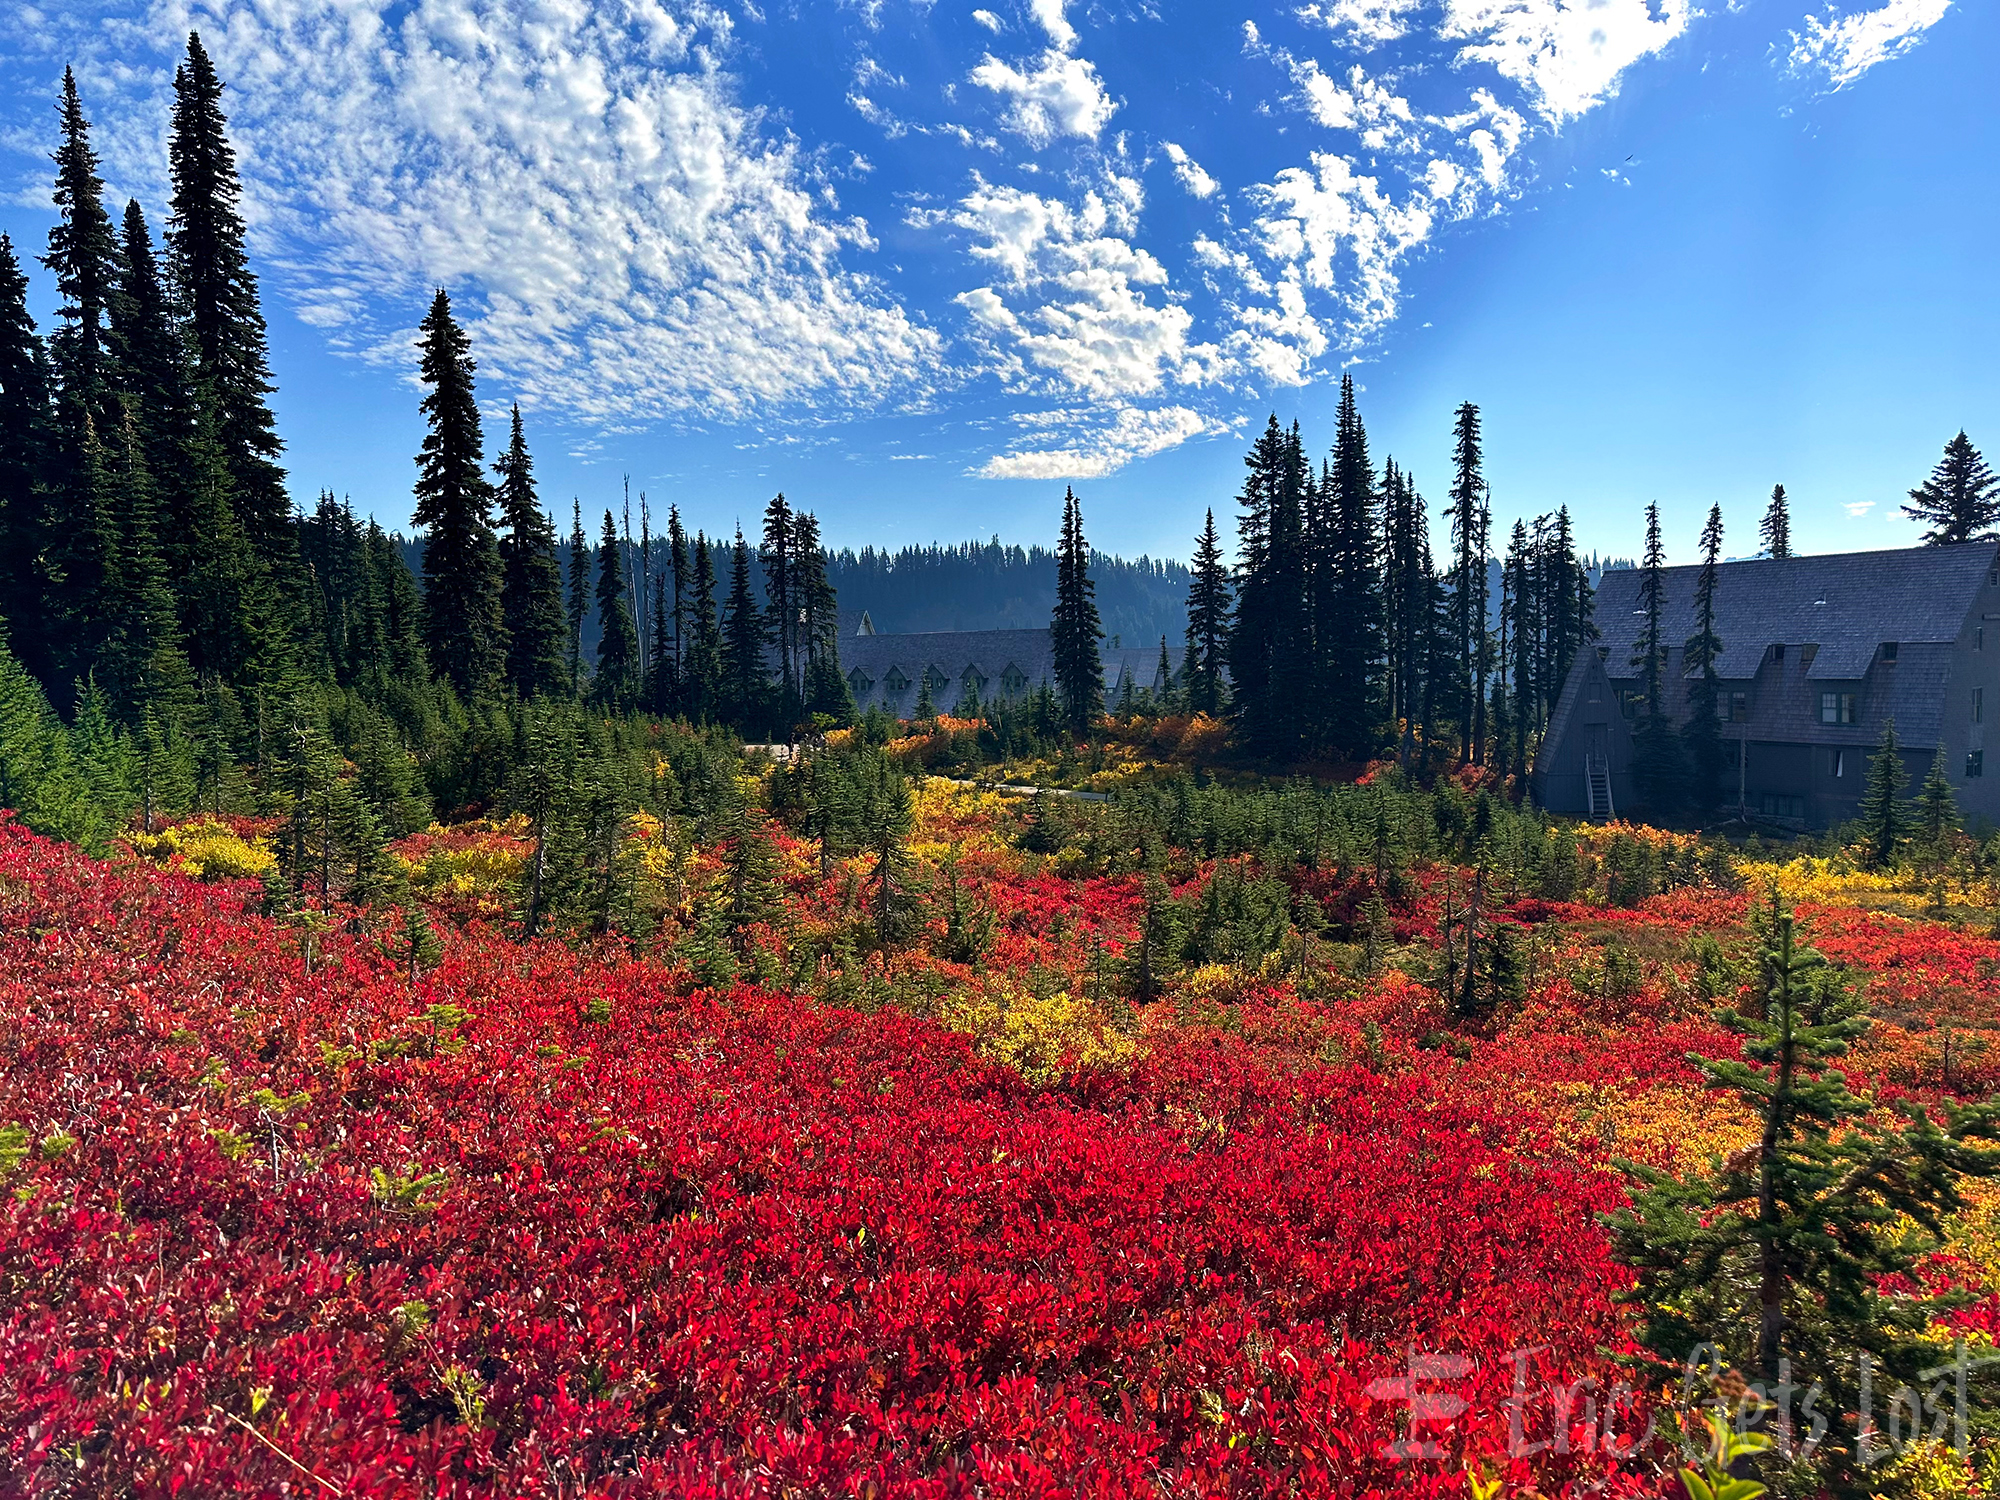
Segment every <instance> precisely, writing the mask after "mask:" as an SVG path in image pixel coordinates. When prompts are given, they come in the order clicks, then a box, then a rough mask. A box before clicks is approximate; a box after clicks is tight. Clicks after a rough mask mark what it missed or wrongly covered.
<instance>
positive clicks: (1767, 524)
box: [1758, 484, 1792, 559]
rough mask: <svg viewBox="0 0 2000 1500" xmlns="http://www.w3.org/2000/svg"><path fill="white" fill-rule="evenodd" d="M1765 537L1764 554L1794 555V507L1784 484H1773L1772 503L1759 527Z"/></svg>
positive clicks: (1779, 556)
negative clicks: (1786, 495)
mask: <svg viewBox="0 0 2000 1500" xmlns="http://www.w3.org/2000/svg"><path fill="white" fill-rule="evenodd" d="M1758 530H1759V532H1760V533H1761V534H1762V536H1763V538H1764V555H1765V556H1766V557H1770V558H1780V559H1782V558H1787V557H1790V556H1791V555H1792V508H1791V504H1790V502H1789V501H1787V500H1786V499H1785V487H1784V486H1783V485H1782V484H1774V485H1772V486H1771V503H1770V505H1769V507H1768V508H1766V510H1765V511H1764V519H1763V521H1762V523H1761V524H1760V525H1759V527H1758Z"/></svg>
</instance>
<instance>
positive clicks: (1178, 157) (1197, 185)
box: [1160, 141, 1220, 198]
mask: <svg viewBox="0 0 2000 1500" xmlns="http://www.w3.org/2000/svg"><path fill="white" fill-rule="evenodd" d="M1160 149H1161V150H1163V151H1165V152H1166V153H1167V160H1168V161H1170V162H1172V163H1173V165H1174V176H1175V177H1176V178H1177V179H1178V180H1179V182H1180V185H1181V186H1182V187H1184V188H1186V189H1187V190H1188V191H1189V192H1190V193H1192V194H1194V195H1195V197H1197V198H1212V197H1214V196H1215V191H1216V189H1217V187H1219V186H1220V184H1219V183H1217V182H1216V180H1215V179H1214V178H1213V177H1211V176H1209V175H1208V173H1206V172H1204V171H1203V170H1202V169H1201V163H1200V162H1198V161H1196V160H1195V159H1194V158H1193V157H1191V156H1189V155H1188V154H1187V152H1186V150H1185V149H1183V148H1182V147H1180V146H1177V145H1175V144H1174V143H1173V142H1172V141H1162V142H1161V143H1160Z"/></svg>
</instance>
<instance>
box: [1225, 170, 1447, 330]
mask: <svg viewBox="0 0 2000 1500" xmlns="http://www.w3.org/2000/svg"><path fill="white" fill-rule="evenodd" d="M1252 196H1253V197H1254V198H1255V199H1256V200H1257V201H1258V203H1259V204H1260V205H1261V207H1262V209H1263V212H1262V213H1260V214H1259V216H1258V218H1257V221H1256V230H1257V234H1258V236H1259V237H1260V238H1261V240H1262V244H1263V249H1264V253H1265V254H1266V256H1267V257H1268V258H1270V259H1271V260H1273V261H1276V262H1278V263H1279V264H1280V265H1282V266H1284V267H1285V268H1286V271H1287V272H1288V273H1289V276H1288V279H1291V280H1294V281H1296V280H1297V279H1300V278H1302V279H1303V281H1304V284H1305V285H1306V286H1307V287H1309V288H1311V289H1313V290H1315V291H1321V292H1338V293H1339V294H1340V300H1341V302H1342V304H1343V305H1344V306H1345V308H1346V309H1347V313H1348V322H1349V334H1350V337H1351V338H1354V339H1362V338H1366V337H1368V336H1370V335H1372V334H1373V333H1375V332H1377V331H1378V330H1379V329H1380V328H1381V327H1382V326H1383V325H1384V324H1386V323H1387V322H1388V321H1389V320H1390V319H1392V318H1394V317H1395V315H1396V306H1397V298H1398V294H1399V284H1398V279H1397V267H1398V265H1399V264H1400V263H1401V262H1402V260H1403V259H1404V258H1405V256H1407V255H1408V253H1409V252H1410V250H1411V249H1412V248H1413V247H1414V246H1417V245H1421V244H1422V243H1423V242H1424V240H1425V239H1426V238H1428V237H1429V235H1430V231H1431V223H1432V217H1433V213H1432V209H1431V207H1430V205H1429V204H1428V203H1419V202H1416V201H1415V200H1414V199H1413V200H1412V201H1410V202H1408V203H1404V204H1401V205H1398V204H1397V203H1395V202H1394V201H1392V200H1391V199H1390V197H1389V196H1388V195H1387V194H1386V193H1384V192H1383V191H1382V188H1381V185H1380V183H1379V182H1378V180H1377V179H1376V178H1374V177H1367V176H1362V175H1360V174H1359V173H1357V172H1356V171H1355V168H1354V164H1353V163H1352V162H1350V161H1349V160H1348V159H1347V158H1346V157H1344V156H1337V155H1335V154H1333V153H1332V152H1323V151H1321V152H1314V153H1313V157H1312V166H1311V168H1310V169H1308V168H1304V167H1290V168H1287V169H1286V170H1285V171H1282V172H1280V173H1279V174H1278V175H1277V177H1276V179H1275V180H1273V181H1272V182H1271V183H1269V184H1267V185H1264V186H1261V187H1258V188H1256V189H1255V190H1254V191H1253V194H1252Z"/></svg>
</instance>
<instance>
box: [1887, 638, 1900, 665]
mask: <svg viewBox="0 0 2000 1500" xmlns="http://www.w3.org/2000/svg"><path fill="white" fill-rule="evenodd" d="M1900 644H1901V642H1898V641H1884V642H1883V643H1882V660H1884V661H1894V660H1895V659H1896V647H1897V646H1898V645H1900Z"/></svg>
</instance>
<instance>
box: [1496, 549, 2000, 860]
mask: <svg viewBox="0 0 2000 1500" xmlns="http://www.w3.org/2000/svg"><path fill="white" fill-rule="evenodd" d="M1700 575H1701V569H1700V568H1699V567H1698V566H1695V567H1678V568H1667V569H1665V570H1664V571H1663V575H1662V576H1663V584H1664V598H1663V609H1662V618H1661V630H1660V639H1661V642H1662V644H1663V647H1664V658H1665V670H1664V672H1663V674H1662V675H1663V680H1664V681H1665V682H1666V684H1667V691H1666V694H1665V696H1666V698H1667V700H1668V701H1667V704H1666V708H1667V712H1668V717H1669V718H1670V720H1671V721H1672V723H1673V725H1674V727H1675V728H1676V729H1679V728H1680V727H1681V726H1682V725H1684V724H1685V723H1686V722H1687V718H1688V714H1689V712H1690V709H1691V705H1690V701H1689V696H1688V688H1689V687H1690V686H1691V685H1692V682H1693V680H1694V679H1693V677H1691V676H1690V674H1689V672H1688V670H1687V666H1686V654H1687V653H1686V648H1685V644H1684V643H1685V642H1686V641H1687V640H1688V639H1689V638H1690V637H1691V636H1693V635H1694V634H1695V630H1696V623H1695V586H1696V583H1697V581H1698V580H1699V578H1700ZM1643 579H1644V575H1643V574H1642V573H1641V572H1639V571H1637V570H1634V569H1619V570H1617V571H1614V572H1608V573H1606V574H1604V575H1603V579H1602V581H1601V582H1600V583H1599V584H1598V587H1597V608H1596V619H1597V628H1598V639H1597V641H1596V642H1595V643H1594V644H1593V645H1589V646H1586V647H1585V648H1584V649H1583V650H1581V651H1579V652H1578V653H1577V659H1576V661H1575V663H1574V664H1573V665H1572V667H1571V669H1570V673H1569V679H1568V681H1567V682H1566V683H1565V684H1564V686H1563V691H1562V695H1561V697H1560V698H1559V699H1558V701H1557V703H1556V708H1555V712H1554V713H1553V714H1552V715H1551V717H1550V721H1549V727H1548V732H1547V734H1546V735H1545V736H1544V739H1543V742H1542V748H1541V751H1540V753H1539V754H1538V755H1537V757H1536V761H1535V768H1534V794H1535V798H1536V800H1537V801H1538V802H1539V803H1540V804H1541V805H1542V806H1543V807H1545V808H1547V809H1548V810H1549V811H1551V812H1558V813H1571V814H1579V815H1584V816H1590V817H1599V818H1605V817H1613V816H1617V815H1618V814H1619V810H1620V809H1623V808H1632V807H1634V806H1635V804H1636V790H1637V789H1636V788H1635V786H1634V785H1633V779H1632V761H1633V742H1632V730H1633V722H1634V719H1635V716H1636V715H1637V714H1638V713H1639V712H1641V711H1642V704H1641V699H1642V695H1643V686H1642V678H1641V673H1640V670H1639V669H1638V668H1636V667H1634V666H1633V665H1632V658H1633V655H1634V654H1635V652H1636V651H1637V649H1638V645H1639V642H1640V640H1641V638H1642V637H1643V635H1644V632H1645V628H1646V614H1645V611H1644V609H1643V608H1642V607H1641V605H1640V585H1641V583H1642V582H1643ZM1715 633H1716V635H1717V636H1718V637H1719V638H1720V639H1721V642H1722V651H1721V655H1720V658H1719V660H1718V662H1717V671H1718V675H1719V676H1720V678H1721V692H1720V695H1719V702H1718V705H1717V712H1718V717H1719V718H1720V719H1721V721H1722V722H1721V725H1720V728H1721V735H1722V740H1723V746H1724V750H1725V752H1726V756H1727V762H1728V766H1729V772H1728V775H1727V776H1726V777H1725V778H1724V780H1725V792H1726V795H1725V797H1724V799H1723V805H1724V806H1725V807H1727V808H1730V809H1736V808H1739V807H1740V808H1742V809H1743V810H1745V811H1747V812H1748V813H1749V814H1750V815H1752V816H1755V817H1761V818H1763V819H1765V820H1767V821H1771V822H1775V823H1779V824H1781V825H1784V826H1787V827H1795V828H1825V827H1829V826H1831V825H1833V824H1836V823H1839V822H1842V821H1844V820H1847V819H1850V818H1852V817H1854V816H1855V815H1856V813H1857V812H1858V811H1859V808H1860V802H1861V796H1862V792H1863V790H1864V786H1865V780H1866V775H1867V767H1868V757H1869V755H1870V753H1871V752H1872V751H1873V749H1874V747H1875V745H1876V743H1877V741H1878V740H1879V739H1880V738H1881V734H1882V726H1883V725H1884V724H1885V723H1886V722H1888V721H1889V720H1891V719H1893V720H1894V721H1895V725H1896V738H1897V741H1898V743H1899V745H1900V746H1901V749H1902V756H1903V761H1904V768H1905V770H1906V771H1907V772H1908V773H1909V777H1910V787H1911V789H1912V790H1914V789H1915V787H1916V786H1917V785H1918V784H1919V783H1920V782H1921V781H1922V780H1923V778H1924V776H1925V775H1926V774H1927V773H1928V772H1929V770H1930V765H1931V761H1932V758H1933V756H1934V755H1935V754H1936V752H1937V749H1938V747H1939V746H1940V745H1942V746H1943V747H1944V751H1945V764H1946V768H1947V770H1948V771H1949V774H1950V776H1951V782H1952V789H1953V791H1954V793H1955V795H1956V796H1957V799H1958V806H1959V811H1960V813H1961V814H1962V815H1963V816H1964V818H1965V820H1966V822H1967V823H1968V825H1971V826H1977V825H1978V824H1980V823H1982V822H1983V823H1988V824H1991V823H1995V822H2000V765H1996V766H1994V767H1992V768H1991V772H1990V774H1989V768H1988V765H1987V762H1986V748H1987V747H1986V742H1985V734H1986V722H1987V716H1988V715H1989V714H1990V713H2000V543H1994V542H1968V543H1965V544H1963V545H1960V546H1953V547H1913V548H1903V549H1899V550H1896V551H1888V552H1852V553H1839V554H1833V555H1828V556H1820V557H1788V558H1784V559H1781V560H1773V559H1770V558H1760V559H1756V560H1753V561H1748V562H1730V563H1722V564H1719V565H1718V566H1717V568H1716V589H1715Z"/></svg>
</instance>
